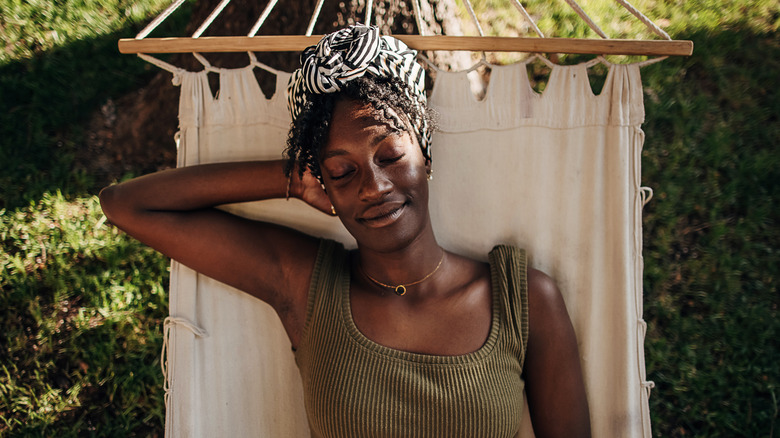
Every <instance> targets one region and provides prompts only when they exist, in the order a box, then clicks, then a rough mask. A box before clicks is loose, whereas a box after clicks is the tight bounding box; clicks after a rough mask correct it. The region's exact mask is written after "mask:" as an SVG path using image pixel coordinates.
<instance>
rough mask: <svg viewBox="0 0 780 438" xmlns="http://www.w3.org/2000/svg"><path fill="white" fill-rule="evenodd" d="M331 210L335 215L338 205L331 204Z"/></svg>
mask: <svg viewBox="0 0 780 438" xmlns="http://www.w3.org/2000/svg"><path fill="white" fill-rule="evenodd" d="M330 212H331V214H333V216H335V215H336V207H334V206H333V205H331V206H330Z"/></svg>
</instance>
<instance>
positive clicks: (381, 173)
mask: <svg viewBox="0 0 780 438" xmlns="http://www.w3.org/2000/svg"><path fill="white" fill-rule="evenodd" d="M375 114H376V110H374V108H373V107H372V106H371V105H369V104H361V103H358V102H355V101H351V100H341V101H339V102H338V103H336V105H335V107H334V109H333V119H332V120H331V124H330V131H329V134H328V142H327V143H326V144H325V146H324V147H323V149H322V151H320V168H321V169H322V178H323V182H324V184H325V188H326V190H327V193H328V196H329V197H330V200H331V202H332V203H333V206H334V208H335V209H336V212H337V213H338V216H339V218H340V219H341V222H342V223H343V224H344V226H345V227H346V228H347V230H348V231H349V232H350V234H352V236H353V237H355V240H357V242H358V245H360V246H361V247H362V248H371V249H373V250H376V251H382V252H384V251H392V250H394V249H399V248H402V247H404V246H406V245H408V244H409V243H411V242H412V241H413V240H414V239H416V238H417V237H418V236H420V235H421V233H422V232H423V230H424V229H425V228H426V227H429V226H430V219H429V216H428V181H427V174H428V170H429V164H428V163H426V162H425V159H424V158H423V154H422V151H421V150H420V146H419V145H418V143H417V140H416V138H415V136H414V135H412V134H411V132H410V130H406V131H402V132H398V131H396V130H395V129H393V127H392V126H390V125H388V124H387V123H385V122H382V121H380V120H377V118H376V116H375Z"/></svg>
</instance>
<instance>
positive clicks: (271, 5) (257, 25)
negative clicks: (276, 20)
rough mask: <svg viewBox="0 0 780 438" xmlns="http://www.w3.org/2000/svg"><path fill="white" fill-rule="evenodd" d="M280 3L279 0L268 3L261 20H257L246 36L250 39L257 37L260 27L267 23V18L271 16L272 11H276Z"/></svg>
mask: <svg viewBox="0 0 780 438" xmlns="http://www.w3.org/2000/svg"><path fill="white" fill-rule="evenodd" d="M278 2H279V0H271V1H270V2H268V4H267V5H266V6H265V9H263V13H262V14H260V18H258V19H257V22H255V25H254V26H252V29H251V30H250V31H249V33H248V34H247V35H246V36H248V37H253V36H255V35H257V32H258V31H259V30H260V26H262V25H263V23H265V20H266V18H268V16H269V15H270V14H271V11H272V10H273V9H274V7H275V6H276V4H277V3H278Z"/></svg>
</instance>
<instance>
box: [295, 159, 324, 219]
mask: <svg viewBox="0 0 780 438" xmlns="http://www.w3.org/2000/svg"><path fill="white" fill-rule="evenodd" d="M291 178H292V181H291V183H290V195H291V196H295V197H296V198H298V199H300V200H302V201H303V202H305V203H307V204H309V205H311V206H312V207H314V208H316V209H317V210H320V211H321V212H323V213H326V214H328V215H330V216H334V214H333V210H332V204H331V203H330V198H328V194H327V193H325V190H323V189H322V186H321V185H320V182H319V180H317V178H315V177H314V175H312V174H311V171H310V170H309V169H306V171H305V172H304V173H303V176H302V177H299V176H298V169H297V166H296V168H295V169H293V171H292V175H291Z"/></svg>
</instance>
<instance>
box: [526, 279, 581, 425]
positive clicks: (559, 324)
mask: <svg viewBox="0 0 780 438" xmlns="http://www.w3.org/2000/svg"><path fill="white" fill-rule="evenodd" d="M528 306H529V310H528V313H529V316H528V319H529V323H530V329H529V333H528V348H527V350H526V359H525V365H524V374H525V380H526V395H527V396H528V410H529V411H530V413H531V423H532V424H533V429H534V434H535V435H536V437H537V438H552V437H567V438H576V437H590V436H591V432H590V412H589V409H588V399H587V397H586V395H585V384H584V383H583V379H582V370H581V367H580V358H579V352H578V349H577V339H576V337H575V334H574V328H573V327H572V324H571V320H570V319H569V314H568V312H567V311H566V305H565V304H564V302H563V297H562V296H561V293H560V291H558V288H557V286H555V283H554V282H553V281H552V279H550V277H548V276H547V275H545V274H544V273H542V272H541V271H538V270H535V269H529V271H528Z"/></svg>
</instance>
